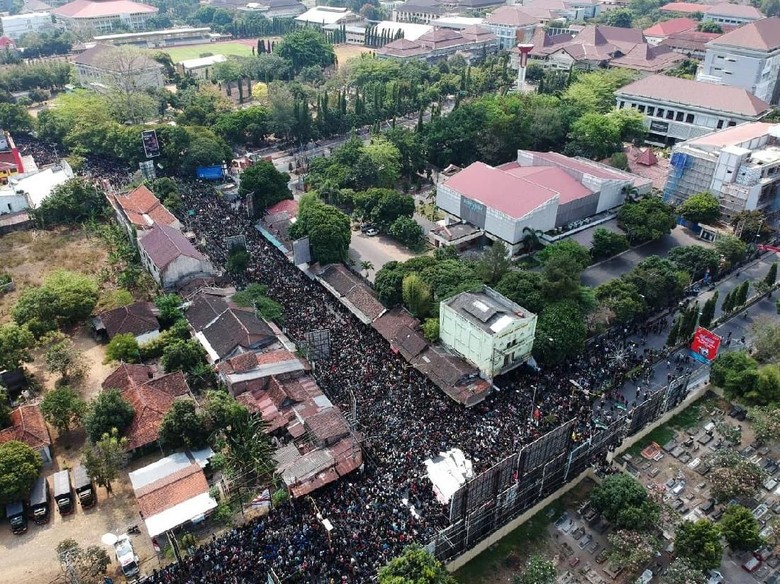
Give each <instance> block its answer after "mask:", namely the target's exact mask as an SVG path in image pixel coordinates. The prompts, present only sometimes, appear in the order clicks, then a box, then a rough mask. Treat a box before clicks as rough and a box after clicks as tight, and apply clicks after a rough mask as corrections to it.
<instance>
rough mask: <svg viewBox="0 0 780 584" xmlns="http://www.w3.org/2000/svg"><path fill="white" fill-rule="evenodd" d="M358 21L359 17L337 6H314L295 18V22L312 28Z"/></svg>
mask: <svg viewBox="0 0 780 584" xmlns="http://www.w3.org/2000/svg"><path fill="white" fill-rule="evenodd" d="M360 19H361V18H360V16H358V15H357V14H355V13H354V12H352V11H350V10H347V9H346V8H339V7H337V6H315V7H314V8H310V9H309V10H307V11H306V12H304V13H303V14H301V15H300V16H296V17H295V22H300V23H301V24H304V23H305V24H311V25H314V26H325V25H327V24H347V23H348V22H357V21H358V20H360Z"/></svg>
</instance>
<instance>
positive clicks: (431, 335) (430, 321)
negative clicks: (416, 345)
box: [422, 318, 439, 343]
mask: <svg viewBox="0 0 780 584" xmlns="http://www.w3.org/2000/svg"><path fill="white" fill-rule="evenodd" d="M422 331H423V336H424V337H425V340H426V341H428V342H429V343H435V342H436V341H438V340H439V319H438V318H426V319H425V322H423V324H422Z"/></svg>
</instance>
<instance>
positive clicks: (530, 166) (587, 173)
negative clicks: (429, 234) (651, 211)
mask: <svg viewBox="0 0 780 584" xmlns="http://www.w3.org/2000/svg"><path fill="white" fill-rule="evenodd" d="M628 188H636V189H637V190H638V191H639V192H640V193H647V192H649V191H650V188H651V181H650V180H648V179H644V178H641V177H638V176H635V175H632V174H630V173H627V172H623V171H620V170H617V169H615V168H612V167H610V166H607V165H605V164H600V163H597V162H593V161H590V160H585V159H582V158H570V157H567V156H564V155H562V154H556V153H553V152H533V151H528V150H518V153H517V161H516V162H510V163H507V164H503V165H501V166H498V167H493V166H489V165H487V164H485V163H483V162H475V163H473V164H471V165H469V166H468V167H466V168H465V169H463V170H461V171H460V172H457V173H456V174H453V175H452V176H450V177H447V178H445V179H444V180H443V181H442V182H440V183H439V184H438V185H437V188H436V205H437V206H438V207H439V208H440V209H441V210H443V211H444V212H446V213H447V214H448V216H449V217H450V218H452V219H453V220H454V221H455V222H456V223H457V222H463V223H468V224H470V225H473V226H474V227H477V228H479V229H481V230H482V231H483V232H484V234H485V235H486V236H487V237H488V238H489V239H493V240H497V239H500V240H502V241H503V242H504V243H505V244H506V246H507V247H508V248H509V249H510V250H511V251H512V253H517V252H518V251H519V250H520V249H521V248H522V246H523V238H524V236H525V230H526V228H528V229H533V230H540V231H550V230H552V229H554V228H556V227H562V226H566V225H568V224H570V223H573V222H575V221H580V220H582V219H585V218H586V217H590V216H592V215H596V214H598V213H602V212H604V211H606V210H609V209H613V208H615V207H617V206H619V205H621V204H622V203H623V201H624V199H625V192H626V190H627V189H628ZM470 235H473V234H470Z"/></svg>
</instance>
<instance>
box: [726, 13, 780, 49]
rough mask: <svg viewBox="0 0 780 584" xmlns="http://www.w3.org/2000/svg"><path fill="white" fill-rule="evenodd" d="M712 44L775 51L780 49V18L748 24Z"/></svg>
mask: <svg viewBox="0 0 780 584" xmlns="http://www.w3.org/2000/svg"><path fill="white" fill-rule="evenodd" d="M712 44H713V45H715V46H727V47H741V48H746V49H755V50H758V51H767V52H769V51H774V50H775V49H778V48H780V17H777V16H773V17H771V18H764V19H762V20H758V21H756V22H751V23H748V24H746V25H744V26H741V27H739V28H737V29H735V30H732V31H731V32H727V33H726V34H724V35H721V36H720V37H718V39H717V40H715V41H713V42H712Z"/></svg>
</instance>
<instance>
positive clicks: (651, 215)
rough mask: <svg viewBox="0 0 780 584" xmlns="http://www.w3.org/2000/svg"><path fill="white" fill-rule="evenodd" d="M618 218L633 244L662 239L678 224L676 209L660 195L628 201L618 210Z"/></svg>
mask: <svg viewBox="0 0 780 584" xmlns="http://www.w3.org/2000/svg"><path fill="white" fill-rule="evenodd" d="M617 220H618V224H619V225H620V226H621V227H622V228H623V229H624V230H625V231H626V233H627V234H628V240H629V241H630V242H631V243H632V244H637V243H643V242H645V241H654V240H656V239H660V238H661V237H663V236H664V235H668V234H669V233H671V232H672V229H674V227H675V225H677V220H676V215H675V212H674V209H673V208H672V207H671V206H670V205H667V204H666V203H664V202H663V201H662V200H661V199H660V198H658V197H645V198H643V199H640V200H639V201H626V203H625V204H624V205H623V206H622V207H621V208H620V211H618V215H617Z"/></svg>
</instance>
